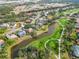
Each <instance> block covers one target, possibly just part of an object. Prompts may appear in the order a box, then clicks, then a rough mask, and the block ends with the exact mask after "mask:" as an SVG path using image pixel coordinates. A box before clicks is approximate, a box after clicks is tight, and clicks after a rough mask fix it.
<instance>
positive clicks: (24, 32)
mask: <svg viewBox="0 0 79 59" xmlns="http://www.w3.org/2000/svg"><path fill="white" fill-rule="evenodd" d="M17 35H18V36H19V37H22V36H24V35H26V31H19V32H18V33H17Z"/></svg>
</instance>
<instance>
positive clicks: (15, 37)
mask: <svg viewBox="0 0 79 59" xmlns="http://www.w3.org/2000/svg"><path fill="white" fill-rule="evenodd" d="M6 37H7V38H9V39H17V38H18V36H16V35H15V34H6Z"/></svg>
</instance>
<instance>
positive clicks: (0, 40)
mask: <svg viewBox="0 0 79 59" xmlns="http://www.w3.org/2000/svg"><path fill="white" fill-rule="evenodd" d="M4 44H5V42H4V40H2V39H0V48H2V47H3V46H4Z"/></svg>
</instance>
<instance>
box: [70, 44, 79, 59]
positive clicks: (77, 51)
mask: <svg viewBox="0 0 79 59" xmlns="http://www.w3.org/2000/svg"><path fill="white" fill-rule="evenodd" d="M71 52H72V53H71V54H72V56H73V57H79V45H74V46H72V47H71Z"/></svg>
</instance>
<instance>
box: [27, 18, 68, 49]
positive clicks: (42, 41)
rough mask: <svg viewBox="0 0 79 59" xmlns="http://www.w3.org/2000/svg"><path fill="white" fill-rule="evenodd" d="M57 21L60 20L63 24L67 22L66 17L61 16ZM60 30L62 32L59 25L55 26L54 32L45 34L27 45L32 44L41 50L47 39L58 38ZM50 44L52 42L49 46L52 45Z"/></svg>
mask: <svg viewBox="0 0 79 59" xmlns="http://www.w3.org/2000/svg"><path fill="white" fill-rule="evenodd" d="M59 22H61V23H62V24H63V25H64V26H65V25H66V24H67V23H68V20H67V18H61V19H59ZM61 32H62V27H61V26H57V27H56V29H55V31H54V33H52V34H51V35H50V36H45V37H43V38H41V39H38V40H36V41H34V42H32V43H31V44H29V45H28V46H34V47H36V48H38V49H41V50H43V49H44V44H45V42H46V41H47V40H51V39H53V40H57V39H59V38H60V35H61ZM52 45H54V43H51V44H50V46H51V47H52Z"/></svg>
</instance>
